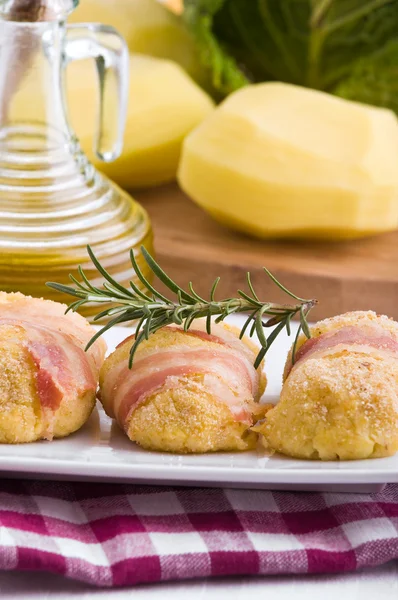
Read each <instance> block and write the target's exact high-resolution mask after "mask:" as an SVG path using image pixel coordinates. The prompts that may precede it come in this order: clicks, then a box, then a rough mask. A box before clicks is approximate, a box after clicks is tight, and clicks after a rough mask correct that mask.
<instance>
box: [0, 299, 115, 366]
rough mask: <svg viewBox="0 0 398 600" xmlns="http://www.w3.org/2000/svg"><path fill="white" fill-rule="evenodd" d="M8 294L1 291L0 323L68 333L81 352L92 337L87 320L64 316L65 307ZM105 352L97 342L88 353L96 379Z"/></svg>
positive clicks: (104, 347) (75, 316) (101, 343)
mask: <svg viewBox="0 0 398 600" xmlns="http://www.w3.org/2000/svg"><path fill="white" fill-rule="evenodd" d="M11 296H12V299H10V296H9V295H6V294H2V293H1V292H0V315H1V319H0V322H6V321H9V322H12V323H21V324H22V325H25V326H26V327H29V326H30V325H36V326H39V327H46V328H47V329H50V330H51V331H54V332H59V333H61V334H68V335H69V336H70V337H71V338H72V339H73V341H74V342H75V344H77V345H78V346H80V348H81V349H82V350H84V348H85V347H86V345H87V343H88V341H89V340H90V338H91V337H92V336H93V330H92V328H91V327H90V325H89V324H88V323H87V321H86V320H85V319H84V317H82V316H81V315H79V314H77V313H73V315H71V314H65V312H64V311H65V305H63V304H59V303H57V302H44V301H43V300H42V299H39V298H30V297H28V296H23V295H22V294H12V295H11ZM105 351H106V344H105V342H104V341H103V340H102V339H98V340H97V341H96V342H95V344H93V345H92V346H91V348H89V350H88V351H87V353H86V354H87V356H88V358H89V360H90V362H91V364H92V369H93V373H94V375H95V377H96V376H97V374H98V372H99V370H100V368H101V366H102V363H103V360H104V356H105Z"/></svg>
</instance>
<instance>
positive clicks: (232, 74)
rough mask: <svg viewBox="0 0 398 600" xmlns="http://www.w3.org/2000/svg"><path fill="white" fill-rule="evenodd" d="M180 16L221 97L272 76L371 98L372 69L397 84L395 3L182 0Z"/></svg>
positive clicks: (397, 2)
mask: <svg viewBox="0 0 398 600" xmlns="http://www.w3.org/2000/svg"><path fill="white" fill-rule="evenodd" d="M184 18H185V20H186V22H187V24H188V26H189V28H190V29H191V31H192V32H193V34H194V36H195V39H196V42H197V45H198V48H199V51H200V56H201V60H202V62H203V64H204V65H205V66H206V67H207V68H208V69H209V70H210V72H211V76H212V79H213V85H214V87H215V88H216V89H217V90H218V92H219V94H220V95H221V96H225V95H227V94H229V93H230V92H232V91H234V90H235V89H237V88H239V87H242V86H243V85H245V84H247V83H248V82H250V81H268V80H278V81H285V82H290V83H295V84H298V85H304V86H307V87H312V88H315V89H321V90H326V91H332V92H333V91H334V90H336V91H337V92H338V93H339V94H340V95H345V96H347V97H348V96H350V97H351V95H352V94H353V95H354V96H355V95H357V96H356V97H357V99H360V98H361V97H363V96H366V97H367V98H368V101H369V102H372V103H377V99H378V98H379V96H380V95H381V94H385V90H384V91H383V92H381V90H377V89H374V90H373V92H372V90H365V89H364V88H362V86H366V85H368V84H367V82H368V81H369V77H370V71H372V72H373V73H374V71H375V69H381V70H382V71H383V72H384V74H385V76H384V78H383V86H387V87H388V86H389V85H393V86H394V87H396V84H395V82H394V83H393V82H392V81H389V77H390V74H391V76H392V75H393V69H392V66H391V61H392V62H393V61H394V60H395V58H396V54H395V53H391V51H390V50H388V48H389V47H390V46H391V44H394V42H398V0H185V11H184ZM394 57H395V58H394ZM384 60H386V61H387V63H386V65H384V63H383V61H384ZM372 65H373V66H372ZM395 65H396V66H397V62H395ZM366 71H368V74H367V75H365V72H366ZM344 81H345V84H344V86H345V87H343V82H344ZM354 81H355V84H354ZM349 82H350V83H349ZM376 83H377V82H376ZM340 84H341V87H339V86H340ZM372 85H373V86H374V84H372ZM376 87H377V86H376ZM349 88H350V90H351V91H348V89H349ZM344 90H345V91H344ZM372 94H373V95H372ZM391 96H392V94H391ZM354 99H355V98H354Z"/></svg>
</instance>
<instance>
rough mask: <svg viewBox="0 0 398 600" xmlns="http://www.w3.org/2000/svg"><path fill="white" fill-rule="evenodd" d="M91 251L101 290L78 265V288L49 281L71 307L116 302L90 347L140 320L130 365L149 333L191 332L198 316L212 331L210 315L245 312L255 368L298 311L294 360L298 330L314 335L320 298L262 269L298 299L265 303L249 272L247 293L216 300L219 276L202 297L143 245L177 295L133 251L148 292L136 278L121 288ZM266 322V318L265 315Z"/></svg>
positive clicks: (220, 317)
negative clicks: (255, 344)
mask: <svg viewBox="0 0 398 600" xmlns="http://www.w3.org/2000/svg"><path fill="white" fill-rule="evenodd" d="M87 250H88V254H89V256H90V259H91V261H92V263H93V264H94V266H95V268H96V269H97V271H98V272H99V273H100V275H102V277H103V278H104V280H105V281H104V283H103V287H102V288H97V287H94V286H93V285H92V284H91V283H90V281H89V280H88V278H87V277H86V275H85V273H84V271H83V269H82V268H81V267H79V269H78V272H79V275H80V277H81V281H79V280H78V279H76V278H75V277H74V276H73V275H70V276H69V277H70V279H71V281H72V283H73V284H74V286H67V285H62V284H60V283H54V282H49V283H47V285H48V286H49V287H50V288H52V289H54V290H57V291H58V292H62V293H64V294H69V295H70V296H74V297H75V298H77V300H75V301H74V302H72V304H70V305H69V307H68V310H72V311H76V310H78V309H79V308H80V307H81V306H83V305H84V304H87V303H97V304H99V305H100V304H104V303H106V304H109V303H110V304H112V306H111V307H110V308H109V307H107V308H106V309H105V310H103V311H101V312H99V313H98V314H97V315H96V317H95V318H94V320H95V321H97V320H99V319H102V318H104V317H108V318H110V320H109V321H108V323H107V324H106V325H105V326H104V327H102V329H100V330H99V331H98V332H97V333H96V334H95V335H94V336H93V337H92V338H91V340H90V341H89V343H88V344H87V348H86V349H88V348H89V347H90V346H91V345H92V344H93V343H94V342H95V340H96V339H97V338H98V337H100V336H101V335H102V334H103V333H104V332H105V331H107V330H108V329H110V328H111V327H113V326H114V325H119V324H121V323H126V322H129V321H138V324H137V328H136V332H135V341H134V343H133V345H132V347H131V350H130V361H129V364H130V367H131V365H132V364H133V360H134V354H135V352H136V350H137V348H138V346H139V344H140V343H141V342H142V341H143V340H144V339H148V337H149V336H150V335H151V334H153V333H155V331H158V329H161V328H162V327H164V326H165V325H171V324H176V325H182V326H183V328H184V330H185V331H186V330H188V329H189V328H190V326H191V325H192V323H193V321H194V320H195V319H198V318H200V317H205V318H206V329H207V332H208V333H211V323H212V317H215V320H214V322H215V323H219V322H221V321H224V319H226V317H228V316H229V315H232V314H236V313H247V315H248V316H247V319H246V321H245V323H244V325H243V327H242V330H241V332H240V337H241V338H242V337H243V335H244V334H245V332H246V331H247V330H248V329H249V327H250V331H249V336H250V337H251V336H253V335H254V333H255V332H256V333H257V337H258V339H259V342H260V344H261V350H260V352H259V353H258V355H257V358H256V361H255V363H254V366H255V367H256V368H257V367H258V366H259V364H260V363H261V361H262V359H263V358H264V356H265V354H266V353H267V351H268V350H269V348H270V347H271V345H272V343H273V342H274V340H275V339H276V337H277V336H278V334H279V333H280V332H281V331H282V330H283V329H284V328H286V330H287V333H288V334H289V335H290V322H291V320H292V318H293V317H295V316H296V315H298V316H299V319H300V325H299V330H298V334H297V336H296V341H295V344H294V350H293V362H294V355H295V347H296V344H297V339H298V335H299V333H300V332H301V331H302V332H303V333H304V334H305V335H306V336H307V338H309V337H310V336H311V334H310V330H309V327H308V322H307V316H308V313H309V312H310V310H311V309H312V308H313V306H314V305H315V304H316V300H305V299H304V298H300V297H298V296H296V295H295V294H293V293H292V292H290V291H289V290H287V289H286V288H285V287H284V286H283V285H282V284H281V283H279V281H278V280H277V279H276V278H275V277H274V276H273V275H272V274H271V273H270V272H269V271H268V270H267V269H265V268H264V271H265V273H266V274H267V275H268V277H270V279H271V280H272V281H273V282H274V283H275V284H276V285H277V286H278V287H279V288H280V289H281V290H282V291H283V292H285V293H286V294H287V295H288V296H290V297H291V298H292V299H294V300H296V303H295V304H275V303H273V302H262V301H261V300H260V299H259V297H258V295H257V294H256V292H255V290H254V287H253V285H252V282H251V279H250V273H247V285H248V288H249V292H248V293H247V292H245V291H243V290H238V292H237V297H236V298H226V299H224V300H216V299H215V292H216V289H217V285H218V283H219V280H220V278H219V277H218V278H217V279H216V280H215V282H214V283H213V286H212V288H211V292H210V299H209V300H206V299H204V298H202V297H201V296H199V294H197V293H196V292H195V290H194V287H193V284H192V282H190V283H189V286H188V288H189V291H187V290H184V289H183V288H181V287H180V286H179V285H178V284H177V283H176V282H175V281H173V280H172V279H171V278H170V277H169V276H168V275H167V273H165V271H163V269H162V268H161V267H160V265H159V264H158V263H157V262H156V261H155V259H154V258H153V257H152V256H151V255H150V254H149V252H148V251H147V250H146V249H145V248H144V247H142V248H141V252H142V254H143V257H144V259H145V261H146V263H147V265H148V266H149V268H150V270H151V271H152V273H153V274H154V275H155V276H156V277H157V278H158V279H159V280H160V281H161V282H162V283H163V284H164V285H165V286H166V287H167V288H168V289H169V290H170V291H171V292H172V293H173V294H174V296H175V297H174V299H169V298H168V297H166V296H164V295H163V294H162V293H160V292H159V291H158V290H156V288H155V287H154V286H153V285H152V284H151V283H150V282H149V281H148V280H147V278H146V277H145V276H144V274H143V273H142V271H141V269H140V267H139V265H138V264H137V261H136V259H135V256H134V252H133V251H132V250H131V251H130V259H131V263H132V265H133V268H134V271H135V273H136V275H137V278H138V279H139V281H140V282H141V284H142V285H143V286H144V290H145V291H143V290H142V289H140V288H139V287H138V286H137V285H136V284H135V283H134V282H133V281H130V289H129V288H127V287H123V286H122V285H120V284H119V283H118V282H117V281H115V280H114V279H113V277H112V276H111V275H110V274H109V273H108V272H107V271H106V269H104V267H103V266H102V265H101V263H100V262H99V261H98V259H97V258H96V256H95V255H94V252H93V251H92V249H91V248H90V246H88V248H87ZM266 316H267V317H268V319H267V320H264V319H265V317H266ZM272 326H275V328H274V329H273V330H272V332H271V333H270V334H269V335H268V336H266V334H265V329H266V328H268V327H272Z"/></svg>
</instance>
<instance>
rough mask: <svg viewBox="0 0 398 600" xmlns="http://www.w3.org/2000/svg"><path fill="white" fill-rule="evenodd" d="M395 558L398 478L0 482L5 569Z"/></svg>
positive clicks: (112, 570)
mask: <svg viewBox="0 0 398 600" xmlns="http://www.w3.org/2000/svg"><path fill="white" fill-rule="evenodd" d="M396 558H398V485H390V486H387V487H386V488H385V490H384V491H383V492H381V493H379V494H374V495H370V494H369V495H368V494H364V495H358V494H316V493H290V492H267V491H249V490H218V489H197V488H195V489H193V488H162V487H144V486H134V485H110V484H91V483H90V484H88V483H59V482H26V481H2V482H1V483H0V569H4V570H13V569H23V570H41V571H51V572H53V573H60V574H62V575H64V576H66V577H69V578H72V579H77V580H80V581H85V582H88V583H91V584H93V585H97V586H123V585H133V584H136V583H144V582H157V581H167V580H170V579H187V578H192V577H209V576H222V575H268V574H273V573H326V572H333V571H336V572H337V571H351V570H355V569H361V568H363V567H368V566H373V565H378V564H381V563H384V562H387V561H390V560H392V559H396Z"/></svg>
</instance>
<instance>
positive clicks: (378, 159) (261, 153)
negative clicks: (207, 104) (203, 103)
mask: <svg viewBox="0 0 398 600" xmlns="http://www.w3.org/2000/svg"><path fill="white" fill-rule="evenodd" d="M397 156H398V120H397V117H396V116H395V115H394V113H393V112H391V111H389V110H386V109H380V108H374V107H370V106H367V105H364V104H358V103H354V102H349V101H346V100H342V99H340V98H336V97H333V96H331V95H329V94H326V93H324V92H318V91H314V90H309V89H305V88H300V87H298V86H294V85H288V84H283V83H275V82H274V83H264V84H258V85H251V86H248V87H246V88H244V89H242V90H239V91H237V92H235V93H234V94H232V95H231V96H230V97H229V98H227V100H225V101H224V102H223V103H222V104H221V105H220V106H219V107H218V108H217V109H216V110H215V111H214V112H213V113H212V114H211V115H209V116H208V117H207V119H206V120H205V121H204V122H203V123H202V124H201V125H199V126H198V127H197V128H196V129H195V130H194V131H193V132H192V133H191V134H190V135H189V136H188V137H187V138H186V140H185V142H184V147H183V153H182V158H181V163H180V166H179V176H178V178H179V182H180V185H181V187H182V188H183V189H184V190H185V192H187V194H188V195H190V196H191V198H192V199H193V200H195V201H196V202H197V203H198V204H199V205H200V206H202V207H203V208H204V209H206V210H207V211H208V212H209V213H210V214H211V215H213V216H214V217H215V218H216V219H217V220H219V221H220V222H222V223H224V224H225V225H228V226H230V227H233V228H235V229H239V230H242V231H244V232H247V233H250V234H253V235H255V236H258V237H261V238H267V237H270V238H273V237H301V238H307V237H312V238H322V239H325V238H329V239H342V238H356V237H361V236H365V235H369V234H375V233H380V232H383V231H388V230H392V229H395V228H396V227H397V224H398V169H397Z"/></svg>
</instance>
